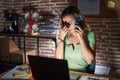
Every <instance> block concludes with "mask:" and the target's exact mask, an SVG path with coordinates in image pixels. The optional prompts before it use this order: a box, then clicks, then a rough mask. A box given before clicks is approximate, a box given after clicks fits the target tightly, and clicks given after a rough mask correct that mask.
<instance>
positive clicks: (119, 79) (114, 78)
mask: <svg viewBox="0 0 120 80" xmlns="http://www.w3.org/2000/svg"><path fill="white" fill-rule="evenodd" d="M7 72H8V71H7ZM7 72H4V73H2V74H0V80H13V79H1V77H2V76H3V75H4V74H6V73H7ZM72 72H73V73H76V74H79V75H80V76H92V77H108V78H109V80H120V78H118V77H113V76H103V75H96V74H89V73H83V72H74V71H72ZM30 73H31V72H30ZM17 80H21V79H17ZM22 80H23V79H22ZM24 80H25V79H24ZM28 80H34V79H33V77H32V76H31V77H30V78H29V79H28Z"/></svg>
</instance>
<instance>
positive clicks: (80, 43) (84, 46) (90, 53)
mask: <svg viewBox="0 0 120 80" xmlns="http://www.w3.org/2000/svg"><path fill="white" fill-rule="evenodd" d="M58 37H59V39H60V42H59V43H58V45H57V48H56V55H55V56H56V58H58V59H65V60H67V61H68V67H69V69H70V70H74V71H86V67H87V66H88V65H89V64H91V63H92V62H93V61H94V59H95V34H94V33H93V32H92V31H90V30H89V28H88V25H87V24H86V22H85V19H84V17H83V16H82V15H81V14H80V12H79V10H78V8H77V7H74V6H69V7H67V8H65V9H64V10H63V12H62V15H61V28H60V32H59V36H58Z"/></svg>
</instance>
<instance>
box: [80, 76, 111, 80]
mask: <svg viewBox="0 0 120 80" xmlns="http://www.w3.org/2000/svg"><path fill="white" fill-rule="evenodd" d="M79 80H109V78H107V77H95V76H94V77H92V76H81V77H80V78H79Z"/></svg>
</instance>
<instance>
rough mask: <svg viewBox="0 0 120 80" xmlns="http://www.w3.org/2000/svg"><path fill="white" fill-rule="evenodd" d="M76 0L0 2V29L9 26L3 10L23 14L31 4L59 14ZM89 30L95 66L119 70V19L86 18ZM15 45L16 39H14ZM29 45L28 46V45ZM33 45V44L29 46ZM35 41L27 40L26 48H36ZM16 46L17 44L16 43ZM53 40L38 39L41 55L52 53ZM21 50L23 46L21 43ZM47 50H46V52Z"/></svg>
mask: <svg viewBox="0 0 120 80" xmlns="http://www.w3.org/2000/svg"><path fill="white" fill-rule="evenodd" d="M73 2H74V3H76V0H75V1H73V0H0V28H1V27H5V26H7V25H8V24H9V21H7V20H5V18H4V16H3V10H4V9H5V8H9V7H13V8H15V9H17V13H19V14H23V11H22V7H23V6H25V5H28V4H29V3H31V4H32V5H35V6H36V8H37V10H38V12H40V11H42V10H47V11H50V12H56V10H57V11H58V12H59V13H61V12H62V10H63V9H64V8H65V7H66V6H68V5H70V4H72V3H73ZM86 20H87V22H88V24H89V25H90V26H91V29H92V30H93V31H94V32H95V33H96V38H97V40H96V41H97V45H96V60H97V64H101V65H108V66H111V67H118V68H120V19H119V18H86ZM15 41H16V43H17V39H15ZM29 43H30V44H29ZM31 43H33V44H31ZM35 43H36V39H31V38H28V39H27V48H36V44H35ZM17 44H18V43H17ZM46 44H49V45H46ZM54 44H55V43H54V41H53V40H50V39H49V40H47V39H40V45H41V46H40V48H41V49H40V51H41V53H45V54H49V53H54V51H55V45H54ZM21 48H23V44H22V43H21ZM46 49H48V50H46Z"/></svg>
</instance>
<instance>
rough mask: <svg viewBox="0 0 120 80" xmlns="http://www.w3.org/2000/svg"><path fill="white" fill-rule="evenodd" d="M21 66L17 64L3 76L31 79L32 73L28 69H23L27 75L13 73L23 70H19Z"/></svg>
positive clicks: (5, 77)
mask: <svg viewBox="0 0 120 80" xmlns="http://www.w3.org/2000/svg"><path fill="white" fill-rule="evenodd" d="M19 68H20V66H19V65H18V66H16V67H15V68H13V69H12V70H10V71H9V72H8V73H6V74H5V75H3V76H2V77H1V78H4V79H8V78H9V79H29V78H30V76H31V74H29V73H28V72H27V71H26V70H22V71H24V72H25V74H26V75H25V76H22V77H21V76H14V75H13V74H14V73H16V72H20V71H21V70H19Z"/></svg>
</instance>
